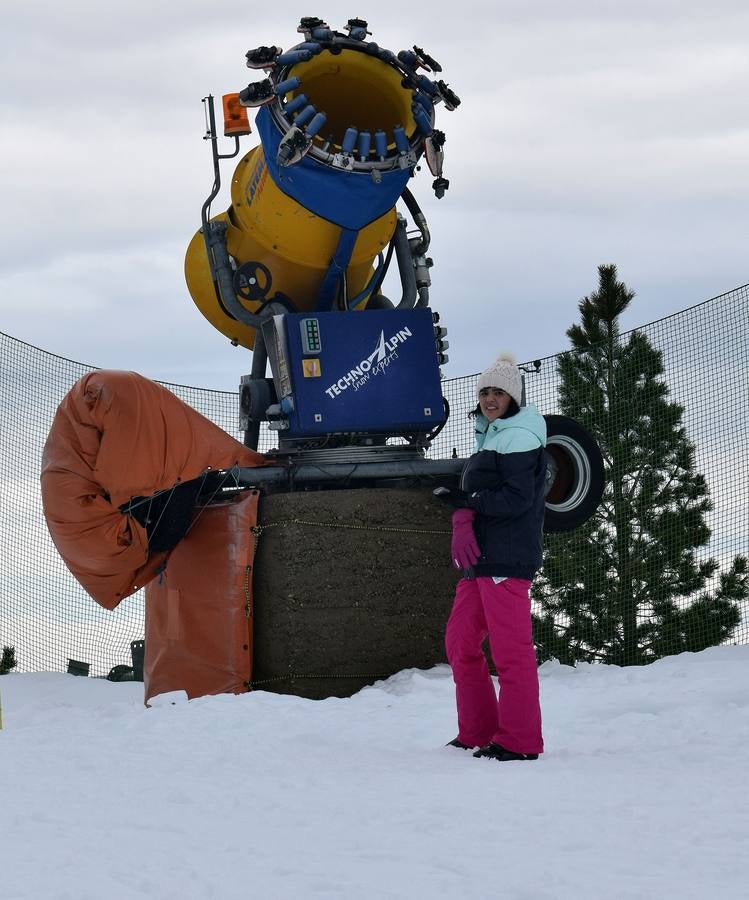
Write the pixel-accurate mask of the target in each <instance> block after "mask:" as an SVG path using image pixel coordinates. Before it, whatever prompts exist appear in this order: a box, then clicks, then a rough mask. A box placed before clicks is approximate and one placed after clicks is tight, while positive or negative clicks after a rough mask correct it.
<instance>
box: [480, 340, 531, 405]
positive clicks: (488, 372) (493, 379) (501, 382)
mask: <svg viewBox="0 0 749 900" xmlns="http://www.w3.org/2000/svg"><path fill="white" fill-rule="evenodd" d="M485 387H495V388H501V389H502V390H503V391H506V392H507V393H508V394H509V395H510V396H511V397H512V399H513V400H514V401H515V402H516V403H517V405H518V406H520V404H521V401H522V399H523V380H522V377H521V375H520V369H518V367H517V363H516V362H515V357H514V356H513V354H512V353H507V352H502V353H500V354H499V356H498V357H497V361H496V362H495V363H494V365H492V366H489V368H488V369H485V370H484V371H483V372H482V373H481V374H480V375H479V377H478V380H477V381H476V396H477V397H478V393H479V391H480V390H481V388H485Z"/></svg>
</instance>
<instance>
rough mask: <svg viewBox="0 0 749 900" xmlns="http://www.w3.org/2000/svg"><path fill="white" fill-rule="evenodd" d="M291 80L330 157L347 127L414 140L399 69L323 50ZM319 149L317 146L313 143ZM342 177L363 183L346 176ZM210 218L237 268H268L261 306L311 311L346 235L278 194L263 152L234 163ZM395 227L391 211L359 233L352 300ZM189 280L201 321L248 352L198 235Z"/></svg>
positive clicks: (250, 331)
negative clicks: (274, 301)
mask: <svg viewBox="0 0 749 900" xmlns="http://www.w3.org/2000/svg"><path fill="white" fill-rule="evenodd" d="M292 74H298V75H299V76H300V78H302V79H303V83H302V87H301V88H300V90H303V91H304V93H305V94H306V95H307V97H308V98H309V100H310V102H311V103H313V104H314V106H315V107H316V108H317V109H318V110H324V111H325V113H326V115H327V123H326V129H325V136H327V137H332V140H333V148H335V149H338V147H337V146H336V145H338V146H340V142H341V141H342V140H343V134H344V133H345V130H346V128H348V127H349V126H354V127H356V128H358V129H359V130H360V131H362V130H368V131H370V132H371V133H372V134H373V135H374V132H375V131H377V130H378V129H382V130H384V131H385V132H386V133H387V135H388V137H389V138H392V134H393V128H394V127H395V126H396V125H403V126H404V128H405V130H406V132H407V134H409V135H410V134H413V133H414V130H415V128H416V125H415V122H414V120H413V116H412V114H411V103H412V99H413V93H412V91H411V90H410V89H405V88H403V86H402V84H401V78H402V76H401V74H400V73H399V72H398V71H397V70H396V69H394V68H393V67H392V66H389V65H388V64H387V63H384V62H382V61H381V60H378V59H376V58H375V57H371V56H368V55H367V54H365V53H360V52H357V51H352V50H343V51H342V52H341V53H340V54H338V55H333V54H331V53H329V52H328V51H327V50H326V51H324V52H323V53H321V54H319V55H318V56H316V57H314V58H313V59H312V60H310V61H309V62H307V63H304V64H300V65H298V66H295V67H294V69H293V70H292ZM322 139H323V137H322V136H321V137H319V138H317V139H316V140H317V141H318V142H319V141H321V140H322ZM333 148H331V149H333ZM330 175H331V177H336V175H337V173H336V172H334V171H331V173H330ZM340 175H341V177H348V178H351V177H362V178H366V177H369V176H368V175H365V174H362V175H352V174H348V173H343V172H341V173H340ZM216 218H217V219H222V220H224V221H226V222H227V223H228V225H229V227H228V231H227V249H228V251H229V254H230V255H231V256H232V257H233V259H234V261H235V262H236V264H237V265H238V266H239V265H242V264H243V263H245V262H248V261H254V262H259V263H262V264H263V265H265V266H267V268H268V270H269V271H270V273H271V279H272V281H271V287H270V290H269V291H268V294H267V297H266V299H267V298H268V297H270V296H272V295H273V294H275V293H276V291H280V292H281V293H282V294H285V295H286V296H287V297H289V298H290V299H291V301H292V303H293V304H294V306H295V307H296V308H297V309H298V310H300V311H308V310H312V309H314V307H315V304H316V301H317V296H318V293H319V290H320V286H321V284H322V280H323V278H324V276H325V273H326V271H327V268H328V264H329V261H330V259H331V257H332V256H333V254H334V253H335V250H336V247H337V246H338V240H339V238H340V235H341V231H342V229H341V228H339V227H338V226H337V225H334V224H333V223H332V222H329V221H328V220H326V219H323V218H321V217H320V216H317V215H315V214H314V213H312V212H310V211H309V210H308V209H306V208H305V207H304V206H303V205H302V204H300V203H298V202H297V201H296V200H293V199H292V198H291V197H288V196H287V195H286V194H284V193H283V191H281V190H280V189H279V188H278V187H277V186H276V184H275V182H274V181H273V179H272V178H271V177H270V175H269V173H268V167H267V166H266V164H265V156H264V151H263V148H262V147H255V148H253V149H252V150H250V152H249V153H247V155H246V156H244V157H243V158H242V159H241V160H240V162H239V164H238V165H237V168H236V170H235V172H234V176H233V179H232V185H231V206H230V207H229V209H228V210H227V211H226V212H225V213H221V214H220V215H219V216H217V217H216ZM395 223H396V213H395V208H394V207H393V208H392V209H390V210H389V211H388V212H387V213H385V214H384V215H382V216H380V218H378V219H375V220H374V221H373V222H370V224H369V225H367V226H366V227H365V228H363V229H362V230H361V231H360V232H359V235H358V238H357V241H356V244H355V246H354V251H353V254H352V256H351V260H350V263H349V265H348V268H347V270H346V281H347V292H348V296H349V297H354V296H356V295H357V294H358V293H359V292H361V291H362V290H363V289H364V288H365V287H366V285H367V283H368V281H369V279H370V277H371V275H372V270H373V263H374V260H375V258H376V257H377V254H378V253H380V252H381V251H382V250H383V249H384V248H385V247H386V246H387V245H388V243H389V242H390V239H391V237H392V235H393V232H394V230H395ZM185 277H186V280H187V286H188V289H189V291H190V294H191V296H192V298H193V300H194V301H195V304H196V305H197V307H198V309H199V310H200V311H201V312H202V314H203V315H204V316H205V317H206V319H208V321H209V322H210V323H211V324H212V325H213V326H214V327H215V328H216V329H218V331H220V332H221V333H222V334H225V335H226V336H227V337H228V338H229V339H230V340H231V341H233V342H235V343H237V344H241V345H242V346H243V347H248V348H250V349H252V347H253V346H254V343H255V330H254V328H251V327H250V326H248V325H243V324H242V323H240V322H237V321H236V320H235V319H234V318H233V317H232V316H230V315H228V314H227V312H226V311H225V310H224V309H223V308H222V306H221V304H220V302H219V299H218V296H217V294H216V289H215V287H214V284H213V281H212V278H211V274H210V268H209V265H208V258H207V255H206V250H205V245H204V243H203V235H202V231H201V232H198V233H197V234H196V235H195V236H194V237H193V239H192V241H191V242H190V245H189V247H188V249H187V255H186V259H185ZM238 300H239V302H240V303H241V304H242V305H244V306H245V307H246V308H247V309H248V310H251V311H254V310H256V309H257V308H258V306H259V303H258V302H253V301H249V300H244V299H242V298H238Z"/></svg>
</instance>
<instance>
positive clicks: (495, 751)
mask: <svg viewBox="0 0 749 900" xmlns="http://www.w3.org/2000/svg"><path fill="white" fill-rule="evenodd" d="M473 755H474V756H477V757H482V756H485V757H487V759H497V760H499V762H510V761H512V760H516V759H538V753H515V751H514V750H508V749H507V748H506V747H503V746H502V745H501V744H485V745H484V746H483V747H479V749H478V750H477V751H476V752H475V753H474V754H473Z"/></svg>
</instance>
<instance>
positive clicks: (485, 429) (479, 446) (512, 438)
mask: <svg viewBox="0 0 749 900" xmlns="http://www.w3.org/2000/svg"><path fill="white" fill-rule="evenodd" d="M475 436H476V452H477V453H478V452H479V450H494V451H495V452H496V453H524V452H525V451H527V450H537V449H538V448H539V447H545V446H546V420H545V419H544V417H543V416H542V415H541V413H540V412H539V411H538V410H537V409H536V407H535V406H533V404H532V403H529V404H528V406H523V407H522V408H521V409H520V411H519V412H517V413H516V414H515V415H514V416H510V418H509V419H495V420H494V421H493V422H489V420H488V419H487V418H486V416H484V415H482V414H479V415H478V416H477V417H476V431H475Z"/></svg>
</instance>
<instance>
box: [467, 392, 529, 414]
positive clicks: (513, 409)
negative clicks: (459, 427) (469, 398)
mask: <svg viewBox="0 0 749 900" xmlns="http://www.w3.org/2000/svg"><path fill="white" fill-rule="evenodd" d="M519 412H520V407H519V406H518V405H517V403H516V402H515V398H514V397H510V405H509V406H508V407H507V411H506V412H505V414H504V415H503V416H500V417H499V418H500V419H509V418H510V417H511V416H514V415H515V414H516V413H519ZM480 415H481V404H480V403H477V404H476V409H472V410H471V411H470V412H469V413H468V418H469V419H474V418H475V417H476V416H480Z"/></svg>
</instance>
